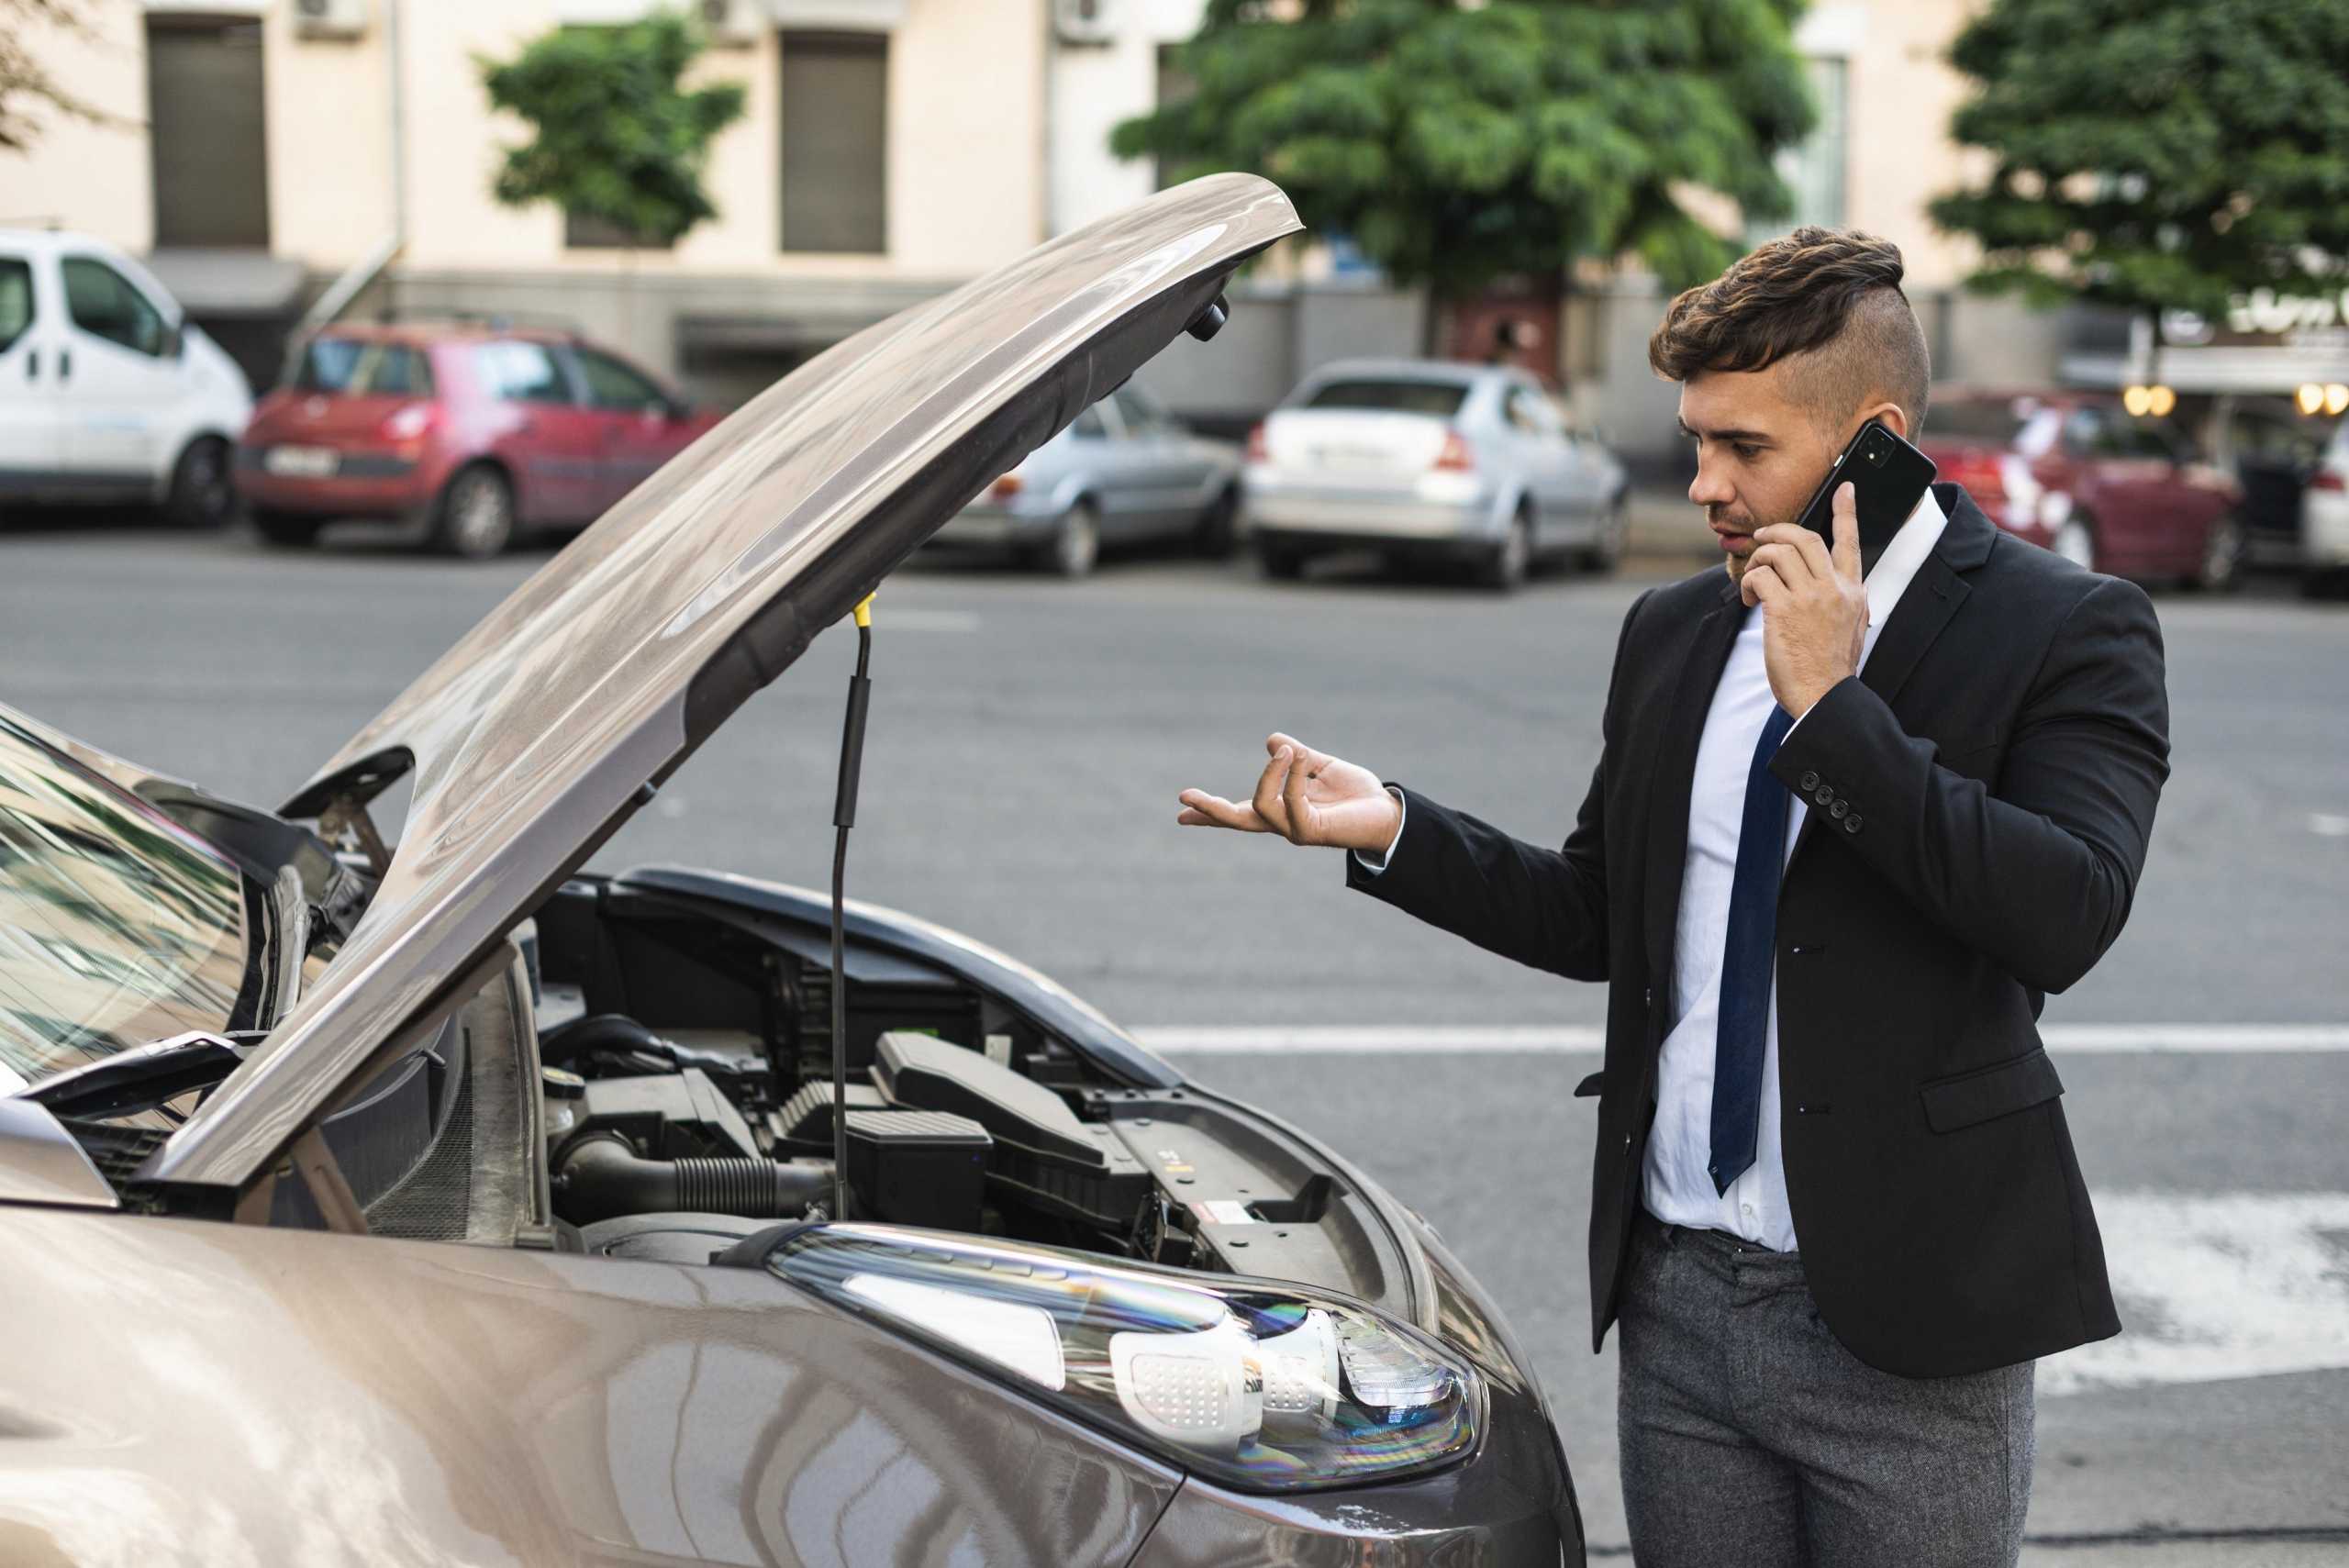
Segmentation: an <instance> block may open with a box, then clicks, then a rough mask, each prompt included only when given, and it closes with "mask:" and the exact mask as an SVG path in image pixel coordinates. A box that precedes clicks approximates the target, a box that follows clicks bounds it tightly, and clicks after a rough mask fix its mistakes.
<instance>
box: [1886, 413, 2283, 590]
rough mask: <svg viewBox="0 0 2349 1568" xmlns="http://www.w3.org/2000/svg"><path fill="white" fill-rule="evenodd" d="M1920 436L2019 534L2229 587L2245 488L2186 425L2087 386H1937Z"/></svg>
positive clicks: (2089, 561)
mask: <svg viewBox="0 0 2349 1568" xmlns="http://www.w3.org/2000/svg"><path fill="white" fill-rule="evenodd" d="M1924 436H1925V439H1923V440H1922V441H1920V442H1919V443H1918V444H1919V446H1920V447H1921V448H1922V449H1923V450H1924V452H1925V455H1926V456H1927V457H1930V458H1932V460H1933V462H1934V465H1935V466H1936V467H1938V468H1939V469H1940V470H1941V477H1943V479H1949V480H1954V481H1955V482H1957V483H1958V484H1963V485H1964V486H1965V489H1966V493H1967V494H1968V495H1972V496H1973V497H1974V499H1975V500H1976V502H1977V503H1979V504H1980V506H1981V507H1982V509H1983V511H1985V512H1987V513H1988V514H1989V516H1990V519H1991V521H1993V522H1995V523H1997V524H1998V526H1999V527H2000V528H2005V529H2006V530H2007V531H2009V533H2012V534H2016V535H2018V536H2020V537H2021V538H2023V539H2029V540H2031V542H2032V543H2033V544H2037V545H2044V546H2045V547H2046V548H2048V549H2050V550H2054V551H2055V552H2056V553H2057V554H2059V555H2065V556H2068V557H2070V558H2071V559H2072V560H2074V561H2076V562H2080V564H2082V565H2083V566H2089V567H2093V568H2094V569H2096V570H2097V571H2099V572H2110V573H2113V574H2114V575H2116V576H2121V577H2138V578H2174V579H2184V580H2185V581H2187V582H2189V583H2193V584H2197V585H2198V586H2200V587H2205V588H2213V589H2218V588H2228V587H2232V586H2233V585H2234V583H2235V580H2236V579H2237V578H2238V577H2239V576H2240V575H2241V573H2242V569H2243V554H2244V550H2245V537H2246V536H2245V535H2244V532H2243V515H2242V506H2243V489H2242V486H2241V485H2239V484H2237V483H2236V482H2235V480H2234V479H2233V478H2232V476H2231V475H2229V474H2227V473H2224V472H2223V471H2221V469H2218V468H2216V467H2214V466H2212V465H2210V464H2209V463H2206V462H2201V461H2200V460H2199V458H2198V457H2197V456H2196V455H2195V452H2194V449H2193V447H2192V445H2191V443H2189V442H2188V440H2187V439H2185V437H2184V436H2182V435H2181V434H2180V433H2179V432H2178V431H2177V430H2176V429H2175V428H2172V427H2170V426H2167V425H2165V424H2163V423H2162V422H2161V421H2160V420H2158V419H2147V418H2138V417H2132V415H2130V414H2129V413H2128V411H2127V410H2125V409H2124V408H2122V407H2121V405H2120V403H2118V402H2117V401H2115V400H2112V399H2110V398H2105V397H2099V396H2095V395H2089V394H2081V393H2043V394H2023V395H2008V394H2000V395H1989V394H1986V393H1953V394H1949V395H1941V396H1936V397H1935V398H1934V399H1933V400H1932V406H1930V407H1929V408H1928V409H1927V411H1926V414H1925V431H1924Z"/></svg>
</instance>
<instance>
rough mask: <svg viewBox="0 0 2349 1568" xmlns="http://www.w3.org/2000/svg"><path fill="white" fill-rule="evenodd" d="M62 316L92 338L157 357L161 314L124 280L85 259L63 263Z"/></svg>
mask: <svg viewBox="0 0 2349 1568" xmlns="http://www.w3.org/2000/svg"><path fill="white" fill-rule="evenodd" d="M64 272H65V314H66V315H68V316H70V317H72V318H73V325H74V326H76V327H79V328H81V329H82V330H83V331H84V332H87V333H88V334H89V335H90V336H91V337H93V338H104V339H106V341H107V342H109V343H119V344H121V345H122V346H123V347H124V348H126V349H131V350H137V351H138V352H139V353H142V354H152V355H154V356H156V357H157V358H159V359H160V358H161V356H162V352H163V339H164V337H165V333H164V330H163V315H162V312H161V311H159V310H157V309H156V308H155V307H154V306H153V305H151V304H150V303H149V301H148V298H147V296H146V295H143V294H140V293H139V290H138V289H137V288H136V287H134V286H133V285H132V284H131V282H130V280H129V279H128V278H126V277H124V276H123V275H122V274H121V273H120V272H116V271H115V270H114V269H113V268H112V267H109V266H107V265H106V263H105V262H104V261H96V260H95V259H93V258H91V257H88V256H68V257H67V258H66V259H65V262H64Z"/></svg>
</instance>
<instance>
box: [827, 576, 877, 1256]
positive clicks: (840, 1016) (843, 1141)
mask: <svg viewBox="0 0 2349 1568" xmlns="http://www.w3.org/2000/svg"><path fill="white" fill-rule="evenodd" d="M872 665H873V595H870V594H867V595H864V597H863V599H860V600H859V601H857V606H856V673H855V674H853V675H852V676H850V677H849V682H848V715H847V717H846V718H845V719H843V720H842V723H841V779H840V789H839V793H838V794H837V795H835V796H834V799H833V804H832V826H833V827H834V828H838V829H839V834H838V836H837V837H836V838H835V839H834V840H833V843H832V1218H834V1219H846V1218H848V956H847V945H848V944H847V925H848V916H847V911H846V909H845V907H844V906H843V900H844V899H845V897H846V895H847V885H848V830H849V829H850V828H852V827H854V826H855V825H856V784H857V778H858V775H859V773H861V772H862V771H863V764H864V713H865V708H866V707H867V706H868V705H869V704H870V703H871V702H872V699H873V681H872V679H871V677H870V676H869V675H868V674H867V673H866V672H867V671H868V670H870V669H871V668H872Z"/></svg>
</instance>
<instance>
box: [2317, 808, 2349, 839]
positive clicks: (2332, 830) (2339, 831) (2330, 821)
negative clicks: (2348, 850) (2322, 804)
mask: <svg viewBox="0 0 2349 1568" xmlns="http://www.w3.org/2000/svg"><path fill="white" fill-rule="evenodd" d="M2309 831H2310V832H2311V833H2314V834H2317V835H2318V836H2319V837H2321V838H2326V839H2349V817H2335V816H2334V815H2332V813H2331V812H2329V811H2311V812H2310V813H2309Z"/></svg>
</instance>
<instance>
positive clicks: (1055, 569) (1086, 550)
mask: <svg viewBox="0 0 2349 1568" xmlns="http://www.w3.org/2000/svg"><path fill="white" fill-rule="evenodd" d="M1100 560H1101V514H1100V513H1099V512H1097V511H1096V510H1095V509H1094V506H1093V503H1092V502H1090V501H1079V502H1078V503H1077V504H1076V505H1075V506H1071V507H1070V508H1069V509H1068V515H1067V516H1065V517H1063V518H1061V523H1060V527H1058V528H1054V529H1053V530H1052V538H1051V539H1047V540H1045V541H1044V543H1043V545H1042V546H1041V548H1040V549H1039V550H1037V551H1036V555H1035V565H1036V566H1037V567H1038V568H1039V569H1040V570H1041V571H1044V572H1048V573H1051V574H1052V575H1053V576H1055V577H1059V578H1062V579H1063V580H1065V581H1067V582H1071V583H1074V582H1075V581H1077V580H1078V579H1079V578H1082V577H1089V576H1091V575H1092V574H1093V568H1094V567H1095V566H1096V565H1097V564H1098V563H1099V562H1100Z"/></svg>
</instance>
